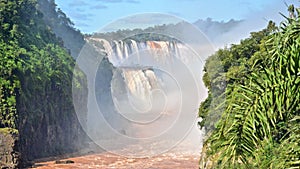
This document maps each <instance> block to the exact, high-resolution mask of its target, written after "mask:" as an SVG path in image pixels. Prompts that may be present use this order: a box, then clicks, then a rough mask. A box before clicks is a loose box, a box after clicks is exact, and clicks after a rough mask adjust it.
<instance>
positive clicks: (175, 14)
mask: <svg viewBox="0 0 300 169" xmlns="http://www.w3.org/2000/svg"><path fill="white" fill-rule="evenodd" d="M168 14H171V15H174V16H179V17H181V16H182V14H181V13H179V12H172V11H170V12H168Z"/></svg>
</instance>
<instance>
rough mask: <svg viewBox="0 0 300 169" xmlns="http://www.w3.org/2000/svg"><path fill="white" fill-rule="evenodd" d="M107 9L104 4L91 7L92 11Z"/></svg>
mask: <svg viewBox="0 0 300 169" xmlns="http://www.w3.org/2000/svg"><path fill="white" fill-rule="evenodd" d="M106 8H107V6H105V5H102V4H98V5H92V6H91V7H90V9H106Z"/></svg>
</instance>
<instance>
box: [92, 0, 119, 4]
mask: <svg viewBox="0 0 300 169" xmlns="http://www.w3.org/2000/svg"><path fill="white" fill-rule="evenodd" d="M96 1H97V2H103V3H120V2H123V0H96Z"/></svg>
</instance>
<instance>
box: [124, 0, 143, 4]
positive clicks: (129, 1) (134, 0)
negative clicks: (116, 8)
mask: <svg viewBox="0 0 300 169" xmlns="http://www.w3.org/2000/svg"><path fill="white" fill-rule="evenodd" d="M125 2H128V3H133V4H138V3H140V1H137V0H127V1H125Z"/></svg>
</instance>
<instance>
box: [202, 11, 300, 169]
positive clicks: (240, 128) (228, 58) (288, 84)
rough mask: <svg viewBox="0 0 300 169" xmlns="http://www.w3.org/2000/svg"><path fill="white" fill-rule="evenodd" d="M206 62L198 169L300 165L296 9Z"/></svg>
mask: <svg viewBox="0 0 300 169" xmlns="http://www.w3.org/2000/svg"><path fill="white" fill-rule="evenodd" d="M288 11H289V13H290V16H289V17H285V16H284V15H283V17H285V21H284V22H282V23H281V24H280V25H279V26H278V27H277V26H276V25H275V23H273V22H269V25H268V27H267V28H266V29H263V30H262V31H259V32H254V33H251V36H250V37H249V38H247V39H245V40H242V41H241V42H240V44H237V45H232V46H231V47H229V48H225V49H220V50H218V51H217V52H216V53H215V54H214V55H212V56H211V57H210V58H209V59H208V60H207V62H206V65H205V69H204V70H205V72H206V73H205V75H204V77H203V80H204V83H205V85H206V86H207V87H208V89H209V96H208V98H207V99H206V100H205V101H204V102H202V104H201V106H200V108H199V116H200V117H202V118H203V119H204V120H203V121H202V122H201V126H202V127H205V128H206V130H207V132H208V137H207V139H206V142H205V145H204V149H203V152H202V153H203V154H202V159H201V160H200V168H224V169H225V168H226V169H228V168H262V169H265V168H300V142H299V140H300V9H299V8H295V7H294V6H293V5H291V6H289V8H288Z"/></svg>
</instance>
